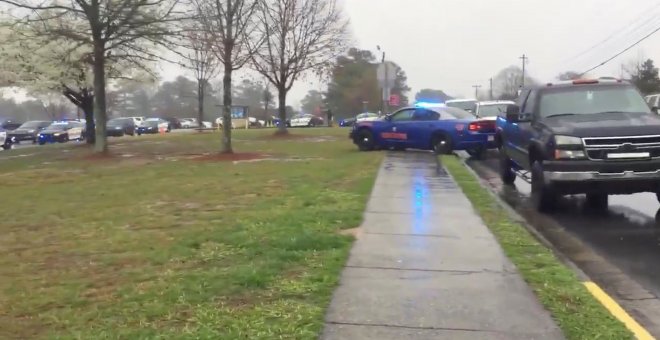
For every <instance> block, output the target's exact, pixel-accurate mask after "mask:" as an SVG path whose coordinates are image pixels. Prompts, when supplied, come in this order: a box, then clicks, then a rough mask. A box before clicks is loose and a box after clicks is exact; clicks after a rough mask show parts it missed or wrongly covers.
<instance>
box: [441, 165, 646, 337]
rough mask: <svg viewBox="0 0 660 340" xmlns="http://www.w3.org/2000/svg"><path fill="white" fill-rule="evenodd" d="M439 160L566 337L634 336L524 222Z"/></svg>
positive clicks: (469, 177)
mask: <svg viewBox="0 0 660 340" xmlns="http://www.w3.org/2000/svg"><path fill="white" fill-rule="evenodd" d="M441 161H442V164H443V165H444V166H445V168H446V169H447V170H448V171H449V173H450V174H451V175H452V177H453V178H454V179H455V180H456V182H458V185H459V186H460V187H461V188H462V190H463V192H464V193H465V194H466V196H467V197H468V199H469V200H470V201H471V202H472V205H473V206H474V208H475V209H476V210H477V211H478V213H479V214H480V215H481V218H482V219H483V221H484V223H486V225H487V226H488V227H489V228H490V229H491V230H492V232H493V234H495V237H496V238H497V239H498V241H499V243H500V245H501V246H502V248H503V249H504V252H505V253H506V255H507V256H508V257H509V258H510V259H511V261H512V262H513V263H514V264H515V265H516V267H517V268H518V270H519V271H520V273H521V274H522V276H523V278H524V279H525V281H526V282H527V283H528V284H529V285H530V286H531V287H532V289H533V290H534V292H535V293H536V296H537V297H538V298H539V300H540V301H541V303H542V304H543V305H544V306H545V308H547V309H548V310H549V311H550V313H551V314H552V316H553V318H554V319H555V320H556V321H557V324H558V325H559V327H560V328H561V329H562V331H563V332H564V334H565V336H566V337H567V338H568V339H616V340H619V339H634V336H633V335H632V333H631V332H630V331H628V329H627V328H626V327H625V326H624V325H623V323H621V322H619V321H618V320H617V319H615V318H614V317H613V316H612V315H611V314H610V313H609V312H608V311H607V310H606V309H605V308H604V307H603V306H602V305H601V304H600V303H599V302H598V301H597V300H596V299H595V298H594V297H593V296H592V295H591V294H590V293H589V292H588V291H587V289H586V288H585V287H584V285H583V284H582V283H581V282H580V280H578V278H577V276H576V275H575V273H574V272H573V271H571V270H570V269H569V268H567V267H566V266H565V265H563V264H562V263H561V262H560V261H559V260H558V259H557V258H556V257H555V255H554V254H553V253H552V251H550V250H549V249H547V248H546V247H544V246H543V245H542V244H540V243H539V242H538V241H537V240H536V239H535V238H534V237H533V236H532V235H531V234H530V233H529V232H528V231H527V230H526V229H525V227H524V226H522V225H520V224H519V223H517V222H514V221H512V220H511V218H510V217H509V215H508V213H507V212H506V211H504V210H503V209H502V207H501V206H500V205H499V204H498V203H497V201H496V200H495V199H493V197H492V196H491V195H490V194H489V193H488V191H487V189H485V188H484V187H483V186H482V185H481V184H480V183H479V181H478V180H477V179H476V178H475V177H474V175H472V173H470V172H469V171H468V170H467V169H466V168H465V165H464V164H463V163H462V162H461V161H460V160H458V159H457V158H456V157H452V156H441Z"/></svg>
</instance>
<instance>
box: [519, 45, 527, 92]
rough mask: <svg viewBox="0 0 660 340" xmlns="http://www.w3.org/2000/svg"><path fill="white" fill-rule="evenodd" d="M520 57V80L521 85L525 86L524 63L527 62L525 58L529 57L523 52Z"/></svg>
mask: <svg viewBox="0 0 660 340" xmlns="http://www.w3.org/2000/svg"><path fill="white" fill-rule="evenodd" d="M520 59H522V81H521V87H525V64H527V59H529V57H527V56H526V55H525V53H523V55H522V57H520Z"/></svg>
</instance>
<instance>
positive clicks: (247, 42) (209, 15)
mask: <svg viewBox="0 0 660 340" xmlns="http://www.w3.org/2000/svg"><path fill="white" fill-rule="evenodd" d="M258 1H259V0H193V3H194V5H195V7H196V9H197V12H198V16H199V20H200V21H201V22H202V25H203V28H204V30H205V31H206V32H207V33H208V34H209V38H210V43H211V44H212V47H213V52H214V53H215V55H216V57H217V58H218V60H219V62H220V63H221V64H222V65H223V67H222V70H221V71H222V72H223V78H222V87H223V94H222V104H223V108H222V130H223V137H222V152H223V153H233V152H234V150H233V148H232V144H231V126H232V124H231V118H232V117H231V107H232V100H231V99H232V98H231V93H232V84H231V80H232V74H233V72H234V71H236V70H239V69H241V68H242V67H243V66H245V64H247V63H248V62H249V61H250V60H251V57H252V54H253V53H254V51H255V49H256V48H258V47H259V46H260V43H259V41H258V39H256V40H255V39H254V38H255V35H254V33H255V32H254V29H255V27H256V26H255V20H254V14H255V13H256V10H257V6H258V4H259V2H258Z"/></svg>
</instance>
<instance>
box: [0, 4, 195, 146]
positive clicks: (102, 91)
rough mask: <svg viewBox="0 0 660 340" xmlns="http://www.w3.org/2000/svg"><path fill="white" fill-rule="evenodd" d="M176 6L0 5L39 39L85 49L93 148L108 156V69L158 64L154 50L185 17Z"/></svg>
mask: <svg viewBox="0 0 660 340" xmlns="http://www.w3.org/2000/svg"><path fill="white" fill-rule="evenodd" d="M179 1H181V0H122V1H114V0H66V1H53V2H50V3H45V2H44V1H42V0H0V3H6V4H9V5H12V6H14V7H16V8H18V11H17V12H16V13H17V15H15V17H16V18H17V19H18V20H19V21H22V22H27V23H29V24H30V25H31V26H32V27H33V28H34V29H35V30H36V31H37V32H38V33H39V34H40V35H41V36H42V37H47V38H49V39H51V40H53V41H62V42H63V43H66V44H72V45H73V46H72V48H74V49H79V48H81V47H82V48H87V49H88V58H87V60H88V62H89V63H90V64H91V66H92V74H93V75H94V77H93V78H94V80H93V89H94V110H93V111H94V121H95V125H96V143H95V146H94V149H95V151H97V152H106V151H107V139H106V119H107V114H106V78H107V74H106V71H107V68H106V64H107V63H112V62H116V61H118V60H122V61H124V62H127V63H129V64H131V65H133V66H136V67H138V68H143V69H146V67H145V66H144V65H145V62H156V61H159V59H160V58H159V57H158V53H154V52H153V49H154V48H155V47H156V46H158V45H163V44H165V43H166V42H167V41H168V39H167V38H168V37H170V36H172V35H173V34H175V32H176V30H174V29H172V27H171V25H170V24H171V23H172V22H178V21H179V20H181V19H182V18H183V15H182V13H178V12H177V8H178V5H179ZM26 10H27V11H26ZM25 13H27V14H25Z"/></svg>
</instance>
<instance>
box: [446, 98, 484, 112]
mask: <svg viewBox="0 0 660 340" xmlns="http://www.w3.org/2000/svg"><path fill="white" fill-rule="evenodd" d="M445 105H446V106H449V107H456V108H459V109H461V110H463V111H468V112H474V111H475V110H476V108H475V106H476V105H477V100H476V99H450V100H447V101H445Z"/></svg>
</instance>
